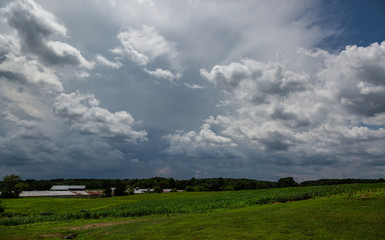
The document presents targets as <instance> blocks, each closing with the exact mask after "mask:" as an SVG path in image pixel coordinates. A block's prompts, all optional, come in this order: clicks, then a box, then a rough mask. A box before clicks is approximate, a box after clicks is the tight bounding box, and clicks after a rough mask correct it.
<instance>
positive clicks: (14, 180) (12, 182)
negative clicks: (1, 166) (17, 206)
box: [1, 174, 28, 198]
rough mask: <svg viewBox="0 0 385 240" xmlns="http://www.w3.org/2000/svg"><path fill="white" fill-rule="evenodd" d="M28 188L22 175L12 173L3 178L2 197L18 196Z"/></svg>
mask: <svg viewBox="0 0 385 240" xmlns="http://www.w3.org/2000/svg"><path fill="white" fill-rule="evenodd" d="M27 188H28V184H27V183H23V182H22V181H21V179H20V176H18V175H15V174H11V175H7V176H5V177H4V178H3V187H2V189H1V197H3V198H16V197H19V194H20V193H21V192H22V191H23V190H24V189H27Z"/></svg>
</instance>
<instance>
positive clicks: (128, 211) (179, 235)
mask: <svg viewBox="0 0 385 240" xmlns="http://www.w3.org/2000/svg"><path fill="white" fill-rule="evenodd" d="M2 201H3V202H4V203H5V205H6V210H5V213H4V214H3V215H2V217H0V239H63V238H67V239H68V238H73V239H385V231H384V230H383V229H385V184H384V183H377V184H349V185H334V186H316V187H296V188H277V189H264V190H247V191H230V192H184V193H163V194H143V195H134V196H125V197H112V198H97V199H84V198H20V199H5V200H2Z"/></svg>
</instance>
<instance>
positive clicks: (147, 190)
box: [128, 188, 154, 194]
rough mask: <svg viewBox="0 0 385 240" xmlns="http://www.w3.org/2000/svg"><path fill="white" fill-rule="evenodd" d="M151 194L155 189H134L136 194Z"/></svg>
mask: <svg viewBox="0 0 385 240" xmlns="http://www.w3.org/2000/svg"><path fill="white" fill-rule="evenodd" d="M128 190H130V189H128ZM150 192H154V189H152V188H135V189H134V194H142V193H150Z"/></svg>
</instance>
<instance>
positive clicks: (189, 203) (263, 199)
mask: <svg viewBox="0 0 385 240" xmlns="http://www.w3.org/2000/svg"><path fill="white" fill-rule="evenodd" d="M384 189H385V184H351V185H337V186H316V187H296V188H281V189H266V190H251V191H235V192H215V193H212V194H208V195H202V196H200V197H195V196H194V195H191V194H190V195H184V194H179V193H175V197H173V198H169V199H160V198H159V199H157V198H153V199H143V200H138V201H134V202H133V201H127V203H122V204H120V205H118V206H114V207H111V208H109V209H103V210H81V211H75V212H67V213H60V214H55V213H50V212H44V213H41V214H40V215H30V216H8V217H6V216H4V217H1V218H0V225H6V226H10V225H20V224H29V223H36V222H46V221H66V220H75V219H99V218H117V217H138V216H146V215H154V214H188V213H204V212H207V211H211V210H214V209H220V208H242V207H245V206H252V205H260V204H268V203H274V202H288V201H299V200H305V199H311V198H317V197H324V196H331V195H336V194H345V195H354V194H357V193H358V192H364V191H378V190H381V191H384Z"/></svg>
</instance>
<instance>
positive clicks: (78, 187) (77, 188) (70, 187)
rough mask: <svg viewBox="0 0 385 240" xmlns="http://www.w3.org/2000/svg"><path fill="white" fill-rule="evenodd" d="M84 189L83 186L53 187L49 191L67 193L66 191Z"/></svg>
mask: <svg viewBox="0 0 385 240" xmlns="http://www.w3.org/2000/svg"><path fill="white" fill-rule="evenodd" d="M84 189H86V186H85V185H53V186H52V187H51V190H56V191H68V190H84Z"/></svg>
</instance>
